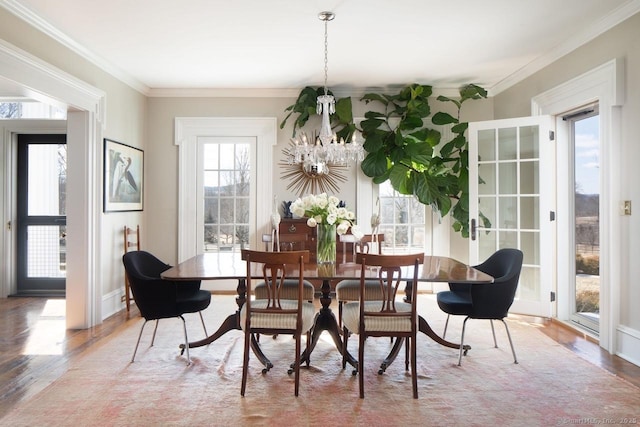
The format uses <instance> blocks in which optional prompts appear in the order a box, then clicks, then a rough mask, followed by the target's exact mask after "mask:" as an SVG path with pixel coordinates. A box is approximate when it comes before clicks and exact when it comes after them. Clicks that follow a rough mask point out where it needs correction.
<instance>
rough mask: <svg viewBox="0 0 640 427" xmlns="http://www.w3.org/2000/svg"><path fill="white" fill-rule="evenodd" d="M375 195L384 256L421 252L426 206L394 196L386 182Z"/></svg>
mask: <svg viewBox="0 0 640 427" xmlns="http://www.w3.org/2000/svg"><path fill="white" fill-rule="evenodd" d="M378 191H379V193H378V194H379V198H380V220H381V223H380V232H381V233H384V235H385V236H384V239H385V240H384V243H383V252H393V253H402V252H406V253H411V252H412V251H423V250H424V239H425V206H424V205H423V204H422V203H420V202H419V201H418V199H416V198H415V197H413V196H406V195H402V194H399V193H397V192H396V191H395V190H394V189H393V187H392V186H391V183H390V182H389V181H385V182H384V183H382V184H380V186H379V190H378ZM374 211H375V210H374Z"/></svg>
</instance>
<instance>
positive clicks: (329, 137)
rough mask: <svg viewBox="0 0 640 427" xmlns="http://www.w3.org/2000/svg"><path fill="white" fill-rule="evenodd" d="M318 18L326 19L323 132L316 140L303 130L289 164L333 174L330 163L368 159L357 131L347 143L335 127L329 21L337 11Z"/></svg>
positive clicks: (318, 108) (321, 102)
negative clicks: (331, 115) (331, 85)
mask: <svg viewBox="0 0 640 427" xmlns="http://www.w3.org/2000/svg"><path fill="white" fill-rule="evenodd" d="M318 18H319V19H320V20H321V21H324V95H320V96H318V98H317V106H316V113H317V114H318V115H322V124H321V125H320V132H319V134H318V135H317V137H314V138H313V140H311V141H310V140H309V138H308V137H307V135H306V134H305V133H303V132H301V133H300V135H301V136H300V138H293V139H292V142H293V147H292V149H291V150H290V151H289V164H302V165H303V168H304V170H305V171H306V172H307V173H311V174H318V175H323V174H324V175H326V174H328V173H329V166H328V165H329V164H334V165H349V164H351V163H355V162H361V161H362V160H363V159H364V149H363V147H362V144H359V143H358V141H357V140H356V134H355V132H354V134H353V136H352V139H351V142H350V143H345V141H344V139H342V138H341V139H340V141H338V137H337V135H336V134H335V133H333V131H332V129H331V119H330V114H333V113H335V111H336V100H335V98H334V97H333V95H329V91H328V89H327V76H328V73H329V65H328V59H327V58H328V51H329V43H328V37H327V24H328V22H329V21H332V20H333V18H335V14H334V13H333V12H320V13H319V14H318Z"/></svg>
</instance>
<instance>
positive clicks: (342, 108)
mask: <svg viewBox="0 0 640 427" xmlns="http://www.w3.org/2000/svg"><path fill="white" fill-rule="evenodd" d="M352 111H353V108H352V106H351V98H340V99H338V100H337V101H336V114H335V116H336V117H338V119H339V120H340V122H342V123H352V122H353V113H352Z"/></svg>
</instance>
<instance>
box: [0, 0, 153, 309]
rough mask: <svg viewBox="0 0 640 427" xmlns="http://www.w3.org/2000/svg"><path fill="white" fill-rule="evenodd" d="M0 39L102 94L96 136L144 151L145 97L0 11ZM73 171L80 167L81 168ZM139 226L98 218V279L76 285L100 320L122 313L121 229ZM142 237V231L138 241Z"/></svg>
mask: <svg viewBox="0 0 640 427" xmlns="http://www.w3.org/2000/svg"><path fill="white" fill-rule="evenodd" d="M0 39H1V40H2V41H3V42H5V43H8V44H10V45H12V46H15V47H16V48H17V49H20V50H22V51H24V52H25V53H26V54H27V55H31V56H34V57H36V58H37V59H38V61H42V62H43V65H44V66H46V67H47V68H53V69H55V68H57V69H59V70H61V71H62V72H63V73H64V72H66V73H69V74H70V75H72V76H73V77H74V78H77V79H79V80H81V81H83V82H86V83H87V84H88V86H92V87H94V88H97V89H98V90H100V91H102V92H104V93H105V94H106V96H105V99H106V102H105V105H104V106H103V107H104V109H105V114H104V117H105V120H104V122H105V123H104V125H105V126H104V128H103V129H101V130H100V131H101V132H100V133H101V134H102V135H103V136H106V137H109V138H111V139H115V140H117V141H122V142H125V143H127V144H129V145H133V146H136V147H139V148H143V149H144V148H146V147H145V142H146V135H145V129H146V127H145V122H146V97H145V96H144V95H142V94H141V93H139V92H138V91H136V90H134V89H132V88H131V87H129V86H127V85H125V84H124V83H122V82H121V81H119V80H117V79H116V78H114V77H113V76H111V75H109V74H107V73H106V72H104V71H102V70H101V69H100V68H99V67H97V66H95V65H93V64H91V63H89V62H88V61H86V60H85V59H83V58H81V57H80V56H78V55H77V54H75V53H73V52H72V51H71V50H69V49H67V48H65V47H63V46H62V45H60V44H59V43H57V42H55V41H53V40H52V39H50V38H49V37H47V36H45V35H44V34H43V33H41V32H39V31H37V30H36V29H34V28H33V27H31V26H29V25H27V24H26V23H24V22H23V21H21V20H20V19H18V18H16V17H15V16H14V15H12V14H10V13H9V12H7V11H6V10H5V9H3V8H0ZM4 66H6V64H4V63H1V64H0V77H2V76H3V75H5V73H4V72H3V67H4ZM26 77H27V76H25V78H26ZM13 81H14V82H16V83H17V86H20V85H21V81H20V78H17V79H14V80H13ZM35 87H37V86H35ZM22 92H23V93H25V94H29V95H31V96H35V97H36V98H37V99H40V100H43V101H47V102H55V103H56V105H59V106H62V107H64V108H66V106H67V105H75V104H74V100H73V99H70V98H66V97H65V96H64V94H62V95H60V96H57V97H55V98H53V97H49V96H48V94H47V92H46V91H44V92H37V91H34V86H29V87H25V86H22ZM75 108H77V106H76V107H75ZM92 151H95V156H96V158H95V159H94V160H95V162H96V165H98V167H97V169H98V171H101V170H102V166H101V165H102V142H101V141H98V146H97V147H92ZM3 154H4V153H3ZM70 154H72V153H70ZM77 166H80V167H84V166H86V165H77ZM70 168H71V165H70ZM99 173H100V176H99V177H97V180H98V182H101V179H102V176H101V175H102V174H101V172H99ZM142 221H143V214H142V213H141V212H137V213H110V214H100V215H99V217H98V221H97V222H98V229H97V231H96V235H95V236H91V237H92V238H91V241H94V242H97V244H98V246H99V247H98V248H97V249H96V251H97V252H98V258H99V262H98V265H95V266H93V267H92V268H93V269H94V270H95V271H94V272H95V276H96V277H97V279H96V280H95V281H92V283H86V282H87V281H86V280H84V281H83V283H81V284H79V285H80V286H83V287H85V288H87V289H88V288H91V289H92V291H91V292H90V294H94V292H96V293H97V294H99V295H101V299H102V304H101V307H100V308H99V309H98V310H97V312H98V313H99V315H100V316H101V317H102V318H104V317H107V316H109V315H110V314H112V313H114V312H115V311H117V310H119V309H120V308H121V307H122V304H120V295H121V294H122V293H123V274H124V270H123V267H122V261H121V256H122V251H123V244H122V237H121V236H122V231H121V230H122V227H123V225H124V224H131V225H135V224H137V223H140V224H142ZM144 233H145V230H144V229H143V235H144ZM0 262H2V263H3V265H2V267H3V270H4V268H5V265H4V263H6V262H11V261H10V260H9V261H7V257H3V259H2V260H0ZM73 262H74V260H71V259H70V260H69V263H73ZM84 267H86V266H84ZM5 287H6V284H5ZM98 298H100V297H98ZM98 321H99V319H98Z"/></svg>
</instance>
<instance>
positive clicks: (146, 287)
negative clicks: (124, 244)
mask: <svg viewBox="0 0 640 427" xmlns="http://www.w3.org/2000/svg"><path fill="white" fill-rule="evenodd" d="M122 262H123V263H124V269H125V273H126V275H127V278H128V279H129V284H130V287H131V292H132V293H133V299H134V300H135V302H136V305H137V306H138V309H139V310H140V315H141V316H142V317H144V320H145V321H144V323H143V324H142V328H140V334H139V335H138V342H136V348H135V350H134V351H133V356H132V357H131V362H133V361H134V359H135V357H136V352H137V351H138V345H139V344H140V338H141V337H142V331H143V330H144V327H145V325H146V324H147V322H148V321H150V320H155V321H156V327H155V329H154V330H153V337H152V338H151V346H153V342H154V340H155V338H156V330H157V329H158V321H159V320H160V319H167V318H171V317H179V318H180V319H182V325H183V327H184V340H185V349H186V351H187V363H188V364H191V358H190V357H189V339H188V337H187V325H186V322H185V320H184V317H183V316H182V315H183V314H185V313H196V312H197V313H198V314H200V321H201V322H202V327H203V328H204V333H205V335H207V328H206V326H205V324H204V319H203V318H202V310H204V309H205V308H207V307H208V306H209V304H210V303H211V293H210V292H207V291H203V290H200V281H199V280H198V281H184V282H174V281H170V280H164V279H162V278H161V277H160V274H161V273H162V272H163V271H165V270H167V269H169V268H171V266H170V265H168V264H165V263H164V262H162V261H160V260H159V259H158V258H156V257H155V256H153V255H152V254H150V253H149V252H145V251H133V252H127V253H126V254H124V255H123V257H122Z"/></svg>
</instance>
